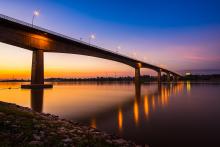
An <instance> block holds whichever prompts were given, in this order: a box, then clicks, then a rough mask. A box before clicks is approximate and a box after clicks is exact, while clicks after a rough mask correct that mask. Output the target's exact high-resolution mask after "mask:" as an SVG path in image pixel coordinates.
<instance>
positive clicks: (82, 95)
mask: <svg viewBox="0 0 220 147" xmlns="http://www.w3.org/2000/svg"><path fill="white" fill-rule="evenodd" d="M54 84H55V85H54V88H53V89H46V90H24V89H20V88H19V86H20V83H0V101H5V102H10V103H16V104H18V105H21V106H25V107H30V108H32V109H34V110H35V111H38V112H45V113H52V114H56V115H59V116H61V117H63V118H67V119H72V120H75V121H78V122H81V123H84V124H88V125H90V126H92V127H95V128H98V129H100V130H103V131H106V132H109V133H113V134H116V135H118V136H122V137H124V138H126V139H130V140H133V141H135V142H137V143H139V144H150V145H151V146H203V145H208V146H212V145H214V144H215V145H217V144H220V143H219V142H218V139H220V138H219V136H220V97H219V95H220V85H218V84H215V85H214V84H191V83H190V82H186V83H183V82H179V83H173V84H162V85H158V84H156V83H153V84H143V85H141V86H135V85H134V84H131V83H130V84H129V83H95V82H90V83H86V82H84V83H54ZM9 87H11V89H7V88H9Z"/></svg>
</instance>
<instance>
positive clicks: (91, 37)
mask: <svg viewBox="0 0 220 147" xmlns="http://www.w3.org/2000/svg"><path fill="white" fill-rule="evenodd" d="M92 39H95V35H94V34H92V35H90V37H89V45H90V43H91V40H92Z"/></svg>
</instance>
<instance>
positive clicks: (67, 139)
mask: <svg viewBox="0 0 220 147" xmlns="http://www.w3.org/2000/svg"><path fill="white" fill-rule="evenodd" d="M0 140H1V142H0V146H77V147H84V146H94V147H103V146H105V147H135V146H137V145H136V144H135V143H133V142H131V141H126V140H124V139H122V138H119V137H116V136H113V135H109V134H106V133H104V132H100V131H98V130H97V129H95V128H91V127H88V126H84V125H81V124H79V123H76V122H73V121H69V120H65V119H61V118H59V117H58V116H55V115H51V114H43V113H38V112H34V111H32V110H31V109H29V108H25V107H21V106H18V105H15V104H10V103H5V102H1V101H0Z"/></svg>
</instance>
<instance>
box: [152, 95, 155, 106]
mask: <svg viewBox="0 0 220 147" xmlns="http://www.w3.org/2000/svg"><path fill="white" fill-rule="evenodd" d="M152 108H153V109H155V96H154V95H152Z"/></svg>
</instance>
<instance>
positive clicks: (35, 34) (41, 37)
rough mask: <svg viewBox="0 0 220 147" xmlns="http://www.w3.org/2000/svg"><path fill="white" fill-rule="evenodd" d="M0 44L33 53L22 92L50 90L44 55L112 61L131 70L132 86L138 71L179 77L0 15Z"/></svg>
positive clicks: (159, 80) (159, 75) (138, 76)
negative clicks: (52, 54) (82, 56)
mask: <svg viewBox="0 0 220 147" xmlns="http://www.w3.org/2000/svg"><path fill="white" fill-rule="evenodd" d="M0 42H3V43H6V44H10V45H14V46H17V47H21V48H25V49H28V50H31V51H33V57H32V70H31V71H32V72H31V85H28V86H23V87H24V88H25V87H26V88H27V87H29V88H35V87H36V88H38V87H51V86H50V85H45V84H44V52H56V53H69V54H79V55H86V56H93V57H98V58H103V59H108V60H113V61H116V62H120V63H123V64H126V65H129V66H131V67H133V68H134V69H135V82H136V83H140V69H141V68H149V69H152V70H154V71H156V72H157V73H158V82H161V72H165V73H166V74H167V75H168V76H167V77H168V81H169V79H170V75H173V77H174V78H175V79H177V78H178V77H181V75H179V74H177V73H175V72H173V71H170V70H168V69H165V68H161V67H158V66H155V65H152V64H149V63H146V62H143V61H140V60H137V59H133V58H131V57H128V56H125V55H122V54H119V53H116V52H113V51H110V50H107V49H104V48H101V47H98V46H94V45H91V44H88V43H86V42H82V41H80V40H77V39H74V38H71V37H68V36H65V35H62V34H59V33H56V32H53V31H50V30H47V29H44V28H40V27H37V26H34V25H32V24H29V23H26V22H23V21H20V20H17V19H14V18H11V17H8V16H5V15H2V14H0Z"/></svg>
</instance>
